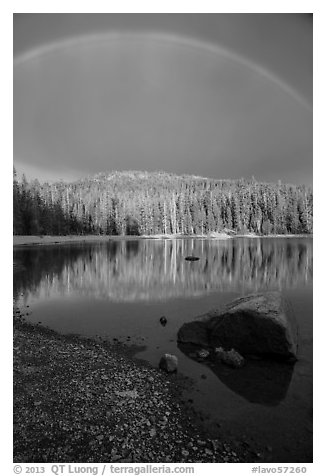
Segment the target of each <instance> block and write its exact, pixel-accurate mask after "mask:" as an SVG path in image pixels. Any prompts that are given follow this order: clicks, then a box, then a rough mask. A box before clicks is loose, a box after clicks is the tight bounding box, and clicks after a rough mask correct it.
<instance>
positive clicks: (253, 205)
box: [13, 171, 313, 235]
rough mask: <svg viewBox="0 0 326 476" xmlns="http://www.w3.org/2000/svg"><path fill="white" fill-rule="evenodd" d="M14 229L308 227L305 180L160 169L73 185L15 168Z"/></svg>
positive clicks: (263, 230) (114, 231) (141, 231)
mask: <svg viewBox="0 0 326 476" xmlns="http://www.w3.org/2000/svg"><path fill="white" fill-rule="evenodd" d="M13 192H14V201H13V204H14V224H13V225H14V226H13V228H14V234H16V235H40V234H45V235H46V234H48V235H68V234H105V235H154V234H184V235H193V234H202V235H203V234H209V233H212V232H222V231H225V230H227V231H231V230H232V231H234V232H236V233H248V232H253V233H257V234H262V235H268V234H288V233H291V234H292V233H293V234H296V233H312V230H313V194H312V190H311V189H309V188H307V187H305V186H294V185H287V184H282V183H280V182H279V183H277V184H271V183H259V182H257V181H256V180H255V179H252V180H244V179H241V180H215V179H206V178H201V177H194V176H177V175H173V174H167V173H164V172H155V173H147V172H112V173H101V174H97V175H95V176H93V177H88V178H86V179H83V180H79V181H76V182H73V183H65V182H62V181H61V182H57V183H54V184H48V183H44V184H40V183H39V181H38V180H33V181H32V182H30V183H28V182H27V180H26V178H25V177H24V176H23V178H22V179H21V180H18V178H17V174H16V172H15V171H14V183H13Z"/></svg>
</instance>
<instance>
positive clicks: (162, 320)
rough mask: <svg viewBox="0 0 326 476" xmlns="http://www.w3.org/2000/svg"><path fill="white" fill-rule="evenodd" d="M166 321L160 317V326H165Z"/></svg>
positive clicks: (163, 317)
mask: <svg viewBox="0 0 326 476" xmlns="http://www.w3.org/2000/svg"><path fill="white" fill-rule="evenodd" d="M167 322H168V320H167V318H166V317H165V316H162V317H160V323H161V324H162V326H166V324H167Z"/></svg>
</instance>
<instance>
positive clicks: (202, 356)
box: [197, 349, 209, 359]
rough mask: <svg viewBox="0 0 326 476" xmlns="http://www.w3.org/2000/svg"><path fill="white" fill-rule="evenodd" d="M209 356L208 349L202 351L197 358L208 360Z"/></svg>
mask: <svg viewBox="0 0 326 476" xmlns="http://www.w3.org/2000/svg"><path fill="white" fill-rule="evenodd" d="M208 356H209V351H208V350H207V349H200V350H199V351H198V352H197V357H199V358H200V359H207V357H208Z"/></svg>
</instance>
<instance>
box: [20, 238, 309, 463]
mask: <svg viewBox="0 0 326 476" xmlns="http://www.w3.org/2000/svg"><path fill="white" fill-rule="evenodd" d="M188 255H194V256H198V257H199V258H200V259H199V260H198V261H193V262H192V261H186V260H185V257H186V256H188ZM14 263H15V264H16V266H15V273H14V299H15V301H16V303H17V305H19V306H20V307H21V309H22V310H24V313H26V314H27V315H26V318H27V319H29V320H30V321H32V322H41V323H42V324H43V325H46V326H49V327H50V328H52V329H55V330H57V331H59V332H62V333H78V334H82V335H87V336H100V337H101V338H104V339H108V340H110V341H115V340H114V339H118V340H119V341H122V342H124V343H126V344H127V345H130V346H131V347H133V348H134V352H135V356H136V357H137V358H140V359H143V360H146V361H148V362H149V363H150V364H151V365H153V366H155V367H157V366H158V362H159V360H160V357H161V355H162V354H163V353H173V354H175V355H177V357H178V359H179V372H180V373H181V374H183V375H185V376H187V377H190V378H191V379H192V381H193V385H191V388H189V389H187V390H185V392H184V399H185V401H187V402H189V404H190V405H192V406H194V408H195V409H196V411H198V412H200V413H201V414H202V418H203V419H206V420H207V421H209V422H211V424H216V427H217V428H219V429H220V431H221V434H228V435H230V436H231V437H234V438H238V439H242V438H244V439H245V440H246V441H249V443H253V444H256V443H258V444H259V445H260V446H263V448H264V449H265V450H266V451H264V460H265V461H274V462H289V463H290V462H292V463H293V462H297V463H299V462H309V461H312V334H313V242H312V238H235V239H228V240H208V239H192V238H186V239H174V240H157V239H128V240H121V239H117V240H115V239H110V240H108V241H107V242H96V241H94V242H85V243H82V242H81V243H64V244H57V245H46V246H21V247H15V248H14ZM262 290H279V291H281V292H282V293H283V294H284V296H285V297H286V298H287V299H288V301H289V302H290V304H291V306H292V308H293V311H294V313H295V315H296V318H297V321H298V324H299V329H300V340H299V355H298V362H297V363H296V364H295V365H294V366H290V365H288V364H281V363H271V362H262V361H253V362H249V363H248V364H247V365H246V366H245V367H244V368H243V369H240V370H236V371H235V370H234V369H230V368H227V367H223V366H222V368H220V369H218V370H217V369H214V368H210V367H208V366H207V365H205V364H201V363H198V362H195V361H194V360H192V359H190V358H188V357H187V356H186V355H185V354H184V353H183V352H182V351H181V350H180V349H179V348H178V345H177V342H176V335H177V331H178V329H179V328H180V326H181V325H182V324H183V323H184V322H186V321H191V320H192V319H194V318H195V317H196V316H198V315H201V314H203V313H205V312H207V311H209V310H211V309H214V308H217V307H220V306H222V305H223V304H225V303H227V302H230V301H231V300H233V299H235V298H237V297H239V296H243V295H245V294H248V293H253V292H256V291H262ZM161 316H165V317H166V319H167V324H166V326H162V325H161V323H160V320H159V319H160V317H161Z"/></svg>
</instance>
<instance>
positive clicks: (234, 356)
mask: <svg viewBox="0 0 326 476" xmlns="http://www.w3.org/2000/svg"><path fill="white" fill-rule="evenodd" d="M214 353H215V356H216V358H217V359H218V360H220V361H221V362H223V364H226V365H229V366H230V367H234V368H239V367H243V365H244V363H245V360H244V358H243V357H242V355H240V354H239V352H237V351H236V350H234V349H231V350H224V349H223V348H222V347H216V348H215V349H214Z"/></svg>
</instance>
